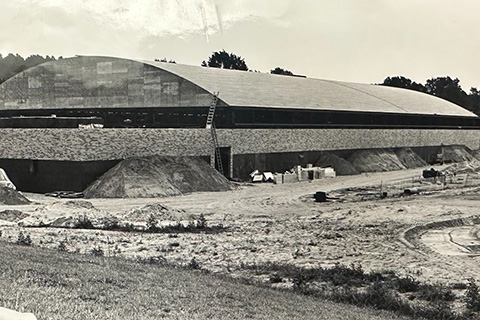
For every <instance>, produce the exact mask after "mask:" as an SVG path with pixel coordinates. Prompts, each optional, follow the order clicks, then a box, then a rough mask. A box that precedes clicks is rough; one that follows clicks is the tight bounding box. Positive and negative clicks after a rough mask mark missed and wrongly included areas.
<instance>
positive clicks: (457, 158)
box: [441, 146, 477, 162]
mask: <svg viewBox="0 0 480 320" xmlns="http://www.w3.org/2000/svg"><path fill="white" fill-rule="evenodd" d="M441 153H442V154H443V160H444V161H446V162H463V161H472V160H477V159H476V158H475V157H474V156H473V155H472V154H471V153H470V152H469V151H468V150H467V148H466V147H464V146H445V147H442V149H441Z"/></svg>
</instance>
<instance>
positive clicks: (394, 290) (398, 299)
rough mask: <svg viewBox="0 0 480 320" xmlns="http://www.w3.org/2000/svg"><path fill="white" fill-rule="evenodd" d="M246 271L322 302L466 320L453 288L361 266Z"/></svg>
mask: <svg viewBox="0 0 480 320" xmlns="http://www.w3.org/2000/svg"><path fill="white" fill-rule="evenodd" d="M244 268H246V269H250V270H254V271H255V272H256V273H257V274H269V278H270V279H275V281H271V282H278V280H279V279H281V280H283V279H289V280H290V281H291V282H292V283H293V290H294V291H295V292H299V293H302V294H305V295H310V296H315V297H318V298H322V299H331V300H333V301H337V302H343V303H349V304H353V305H357V306H361V307H372V308H376V309H381V310H389V311H393V312H396V313H398V314H402V315H405V316H409V317H415V318H419V317H424V318H427V319H450V320H460V319H465V317H466V316H465V315H460V314H457V313H455V312H453V311H452V309H451V306H450V302H452V301H454V300H455V295H454V294H453V292H452V291H451V290H450V288H447V287H445V286H442V285H432V284H424V283H421V282H419V281H417V280H415V279H413V278H412V277H401V276H398V275H397V274H395V272H393V271H388V270H382V271H374V272H365V271H364V270H363V269H362V267H361V266H359V265H352V266H350V267H347V266H343V265H336V266H334V267H333V268H321V267H319V268H302V267H297V266H293V265H289V264H272V263H267V264H262V265H246V266H244ZM472 288H473V287H472ZM472 292H474V288H473V289H472ZM402 293H412V294H411V295H410V296H409V298H408V299H407V298H405V297H403V296H401V294H402ZM471 296H472V301H473V300H475V299H476V298H475V294H474V293H472V295H471ZM411 300H415V301H411ZM417 301H421V302H417ZM479 301H480V299H479ZM479 303H480V302H479Z"/></svg>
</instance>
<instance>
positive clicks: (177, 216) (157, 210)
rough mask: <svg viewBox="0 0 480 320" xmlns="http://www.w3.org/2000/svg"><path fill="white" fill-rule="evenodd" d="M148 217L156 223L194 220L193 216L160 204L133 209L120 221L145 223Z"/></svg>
mask: <svg viewBox="0 0 480 320" xmlns="http://www.w3.org/2000/svg"><path fill="white" fill-rule="evenodd" d="M150 216H153V217H155V218H156V219H157V221H182V220H191V219H194V218H195V217H194V215H192V214H188V213H186V212H185V211H184V210H176V209H172V208H169V207H166V206H164V205H162V204H160V203H153V204H147V205H145V206H143V207H140V208H133V209H131V210H129V211H127V212H125V214H124V215H123V216H122V220H124V221H129V222H145V221H147V220H148V219H149V218H150Z"/></svg>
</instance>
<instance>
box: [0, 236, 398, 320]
mask: <svg viewBox="0 0 480 320" xmlns="http://www.w3.org/2000/svg"><path fill="white" fill-rule="evenodd" d="M0 257H1V258H0V259H1V263H0V306H5V307H8V308H13V309H16V310H20V311H24V312H27V311H28V312H33V313H35V314H36V315H37V317H38V318H39V320H42V319H52V320H55V319H62V320H63V319H82V320H89V319H103V320H107V319H115V320H117V319H159V318H170V319H399V318H397V317H394V316H391V315H390V314H387V313H381V312H376V311H371V310H364V309H360V308H356V307H353V306H348V305H341V304H336V303H331V302H323V301H316V300H314V299H312V298H309V297H304V296H300V295H296V294H293V293H288V292H281V291H275V290H270V289H266V288H259V287H255V286H249V285H244V284H240V283H236V282H234V281H230V280H222V279H219V278H218V277H214V276H210V275H206V274H203V273H201V272H198V271H193V270H185V269H181V268H173V267H165V266H160V265H151V264H150V265H149V264H142V263H137V262H134V261H129V260H124V259H118V258H103V257H94V256H86V255H78V254H72V253H62V252H57V251H52V250H46V249H40V248H35V247H22V246H18V245H13V244H8V243H5V242H0Z"/></svg>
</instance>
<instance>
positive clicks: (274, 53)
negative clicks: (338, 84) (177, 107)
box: [0, 0, 480, 92]
mask: <svg viewBox="0 0 480 320" xmlns="http://www.w3.org/2000/svg"><path fill="white" fill-rule="evenodd" d="M0 12H1V15H0V21H1V24H2V27H1V28H0V53H2V54H3V55H6V54H8V53H10V52H12V53H19V54H21V55H22V56H24V57H26V56H28V55H30V54H41V55H47V54H48V55H54V56H55V57H58V56H63V57H69V56H74V55H76V54H84V55H111V56H117V57H124V58H136V59H147V60H153V59H155V58H164V57H165V58H167V59H174V60H176V61H177V63H184V64H192V65H200V63H201V62H202V60H206V59H207V58H208V57H209V56H210V54H211V53H212V52H213V51H219V50H222V49H225V50H227V51H229V52H233V53H235V54H237V55H240V56H242V57H243V58H245V61H246V63H247V65H248V67H249V68H250V69H256V70H259V71H262V72H269V70H271V69H273V68H274V67H276V66H280V67H283V68H286V69H289V70H291V71H293V72H294V73H298V74H304V75H307V76H308V77H312V78H322V79H334V80H342V81H351V82H364V83H378V82H382V81H383V79H384V78H385V77H387V76H393V75H404V76H406V77H408V78H410V79H412V80H414V81H417V82H422V83H424V82H425V80H426V79H429V78H431V77H436V76H445V75H449V76H451V77H458V78H459V79H460V84H461V85H462V88H463V89H464V90H465V91H467V92H468V91H469V90H470V87H472V86H475V87H480V63H479V61H478V60H479V57H480V55H479V53H480V41H479V39H480V22H479V21H480V20H479V18H478V12H480V1H478V0H461V1H452V0H11V1H7V0H1V3H0Z"/></svg>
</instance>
